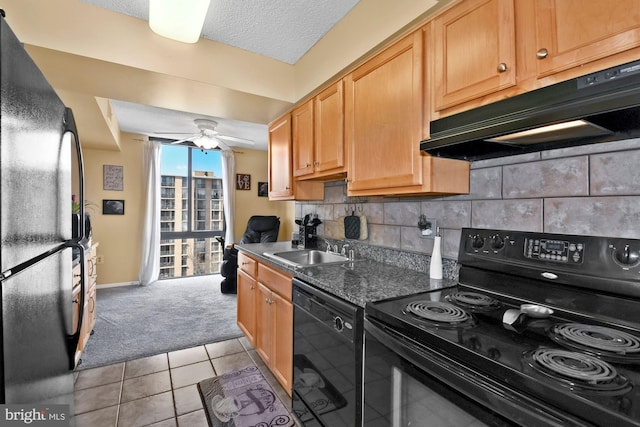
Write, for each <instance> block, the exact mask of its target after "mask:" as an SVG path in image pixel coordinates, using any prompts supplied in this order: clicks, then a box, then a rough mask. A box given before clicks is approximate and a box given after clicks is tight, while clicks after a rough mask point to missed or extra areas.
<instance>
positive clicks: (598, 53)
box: [534, 0, 640, 77]
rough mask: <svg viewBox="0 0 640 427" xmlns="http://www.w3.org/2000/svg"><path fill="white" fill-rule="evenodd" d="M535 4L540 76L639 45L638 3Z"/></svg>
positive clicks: (579, 0) (574, 0)
mask: <svg viewBox="0 0 640 427" xmlns="http://www.w3.org/2000/svg"><path fill="white" fill-rule="evenodd" d="M534 4H535V6H534V7H535V16H536V38H537V54H538V58H539V60H538V61H537V69H538V77H544V76H547V75H550V74H553V73H556V72H559V71H562V70H566V69H568V68H572V67H577V66H580V65H583V64H586V63H588V62H590V61H594V60H597V59H601V58H605V57H607V56H610V55H614V54H616V53H619V52H623V51H625V50H628V49H631V48H634V47H638V46H640V2H639V1H638V0H615V1H602V0H562V1H557V0H536V1H535V2H534ZM545 52H546V53H545ZM604 68H606V67H604Z"/></svg>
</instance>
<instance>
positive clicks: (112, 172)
mask: <svg viewBox="0 0 640 427" xmlns="http://www.w3.org/2000/svg"><path fill="white" fill-rule="evenodd" d="M102 188H103V189H104V190H112V191H124V166H117V165H102Z"/></svg>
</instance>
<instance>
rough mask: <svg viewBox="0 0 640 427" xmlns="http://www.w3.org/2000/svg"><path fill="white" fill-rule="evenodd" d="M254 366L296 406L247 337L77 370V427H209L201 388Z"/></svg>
mask: <svg viewBox="0 0 640 427" xmlns="http://www.w3.org/2000/svg"><path fill="white" fill-rule="evenodd" d="M252 364H253V365H256V366H258V368H259V369H260V371H261V372H262V374H263V375H264V377H265V378H266V379H267V381H268V382H269V383H270V384H271V386H272V387H273V389H274V391H276V393H277V394H278V395H279V397H280V399H281V400H282V402H283V403H284V405H285V406H286V407H291V398H290V397H289V396H288V395H287V394H286V392H285V391H284V390H283V389H282V387H281V386H280V384H279V383H278V382H277V380H276V379H275V378H274V377H273V375H272V374H271V372H269V370H268V369H267V368H266V367H265V365H264V363H263V362H262V360H261V359H260V357H259V356H258V355H257V354H256V352H255V350H254V349H253V348H252V347H251V345H250V344H249V342H248V341H247V340H246V339H245V338H244V337H243V338H238V339H232V340H228V341H222V342H218V343H213V344H207V345H203V346H199V347H193V348H188V349H185V350H178V351H173V352H170V353H162V354H158V355H155V356H151V357H145V358H143V359H136V360H131V361H128V362H123V363H116V364H114V365H108V366H103V367H99V368H94V369H87V370H81V371H78V372H76V379H75V422H76V426H77V427H85V426H86V427H103V426H104V427H106V426H109V427H115V426H117V427H136V426H157V427H170V426H180V427H185V426H188V427H198V426H203V427H206V426H207V425H208V424H207V420H206V418H205V413H204V409H203V407H202V402H201V400H200V395H199V394H198V390H197V388H196V384H197V383H198V382H199V381H201V380H203V379H206V378H210V377H213V376H216V375H221V374H225V373H227V372H230V371H233V370H234V369H237V368H240V367H243V366H247V365H252Z"/></svg>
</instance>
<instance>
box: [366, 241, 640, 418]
mask: <svg viewBox="0 0 640 427" xmlns="http://www.w3.org/2000/svg"><path fill="white" fill-rule="evenodd" d="M459 262H460V264H461V270H460V279H459V284H458V285H457V286H455V287H452V288H447V289H442V290H438V291H430V292H424V293H421V294H417V295H412V296H408V297H401V298H396V299H393V300H387V301H381V302H377V303H371V304H368V305H367V306H366V308H365V318H366V319H367V325H365V330H366V329H367V328H370V329H374V327H377V328H379V329H381V330H386V331H389V332H390V333H391V334H392V335H393V336H395V337H396V338H397V339H398V341H397V342H398V343H400V342H404V343H405V344H407V345H408V346H409V347H413V348H414V349H416V354H427V357H426V358H425V359H424V360H425V362H424V365H425V366H424V369H425V370H429V369H430V367H429V366H430V365H438V363H439V362H438V360H441V361H443V364H442V366H441V368H442V369H437V367H436V368H434V369H433V370H432V371H433V372H435V374H433V375H434V376H435V377H437V380H438V381H440V382H442V383H444V384H448V385H450V386H451V388H452V389H457V392H460V393H462V394H465V395H466V396H467V397H468V398H469V399H470V401H474V400H475V401H477V402H478V403H479V404H480V406H483V407H486V409H487V411H489V412H491V413H494V414H497V416H499V417H501V418H503V419H504V422H505V424H504V425H510V424H509V420H511V421H513V424H518V423H523V422H525V421H524V420H528V421H527V422H530V423H533V424H536V425H618V426H622V425H635V426H638V425H640V241H638V240H629V239H617V238H602V237H592V236H591V237H589V236H575V235H558V234H542V233H529V232H514V231H501V230H487V229H463V231H462V238H461V247H460V254H459ZM366 345H367V344H366V340H365V348H366ZM431 353H433V354H436V355H437V357H435V358H434V357H431V356H429V354H431ZM365 358H366V353H365ZM408 359H411V358H410V357H409V358H408ZM420 360H422V359H420ZM449 362H451V363H449ZM365 363H366V362H365ZM413 363H414V364H415V363H416V362H415V358H414V360H413ZM445 366H446V367H447V368H446V369H444V367H445ZM451 366H459V367H460V369H455V368H453V369H452V368H451ZM449 373H451V374H452V376H451V378H449ZM365 375H366V372H365ZM454 377H455V378H454ZM366 381H367V379H366V377H365V383H366ZM465 382H468V383H469V384H468V387H467V386H466V385H465ZM478 384H481V386H480V387H476V386H477V385H478ZM476 389H477V390H481V391H479V392H474V390H476ZM510 393H511V394H513V395H514V396H517V398H505V401H501V399H502V398H504V396H509V395H510ZM509 399H510V401H509ZM366 401H367V395H366V387H365V403H366ZM518 402H521V403H522V404H521V405H520V404H519V403H518ZM518 406H520V408H518ZM523 407H524V408H526V409H522V408H523ZM523 411H526V413H524V412H523ZM521 412H522V413H521ZM536 412H538V414H536ZM545 412H546V414H547V415H546V416H539V417H538V415H540V414H541V413H545ZM565 416H566V419H564V417H565ZM497 425H503V424H497Z"/></svg>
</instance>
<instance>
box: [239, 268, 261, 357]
mask: <svg viewBox="0 0 640 427" xmlns="http://www.w3.org/2000/svg"><path fill="white" fill-rule="evenodd" d="M256 288H257V286H256V280H255V279H254V278H253V277H251V276H249V275H248V274H247V273H245V272H244V271H242V270H238V327H239V328H240V330H241V331H242V333H243V334H244V335H245V336H246V337H247V339H248V340H249V342H250V343H251V345H252V346H253V347H254V348H255V346H256V296H257V294H258V291H257V289H256Z"/></svg>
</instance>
